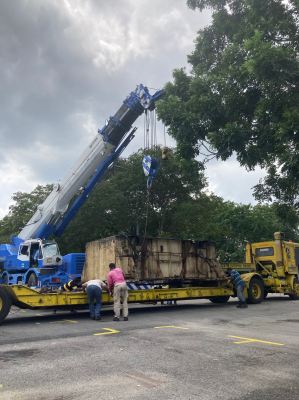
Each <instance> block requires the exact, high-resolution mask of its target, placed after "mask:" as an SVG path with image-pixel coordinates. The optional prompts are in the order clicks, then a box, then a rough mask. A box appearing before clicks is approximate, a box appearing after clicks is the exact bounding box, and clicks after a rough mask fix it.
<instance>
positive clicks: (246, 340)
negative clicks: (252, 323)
mask: <svg viewBox="0 0 299 400" xmlns="http://www.w3.org/2000/svg"><path fill="white" fill-rule="evenodd" d="M229 337H231V338H234V339H242V340H241V341H238V342H234V343H235V344H244V343H265V344H272V345H274V346H284V344H283V343H277V342H269V341H267V340H260V339H255V338H246V337H241V336H231V335H229Z"/></svg>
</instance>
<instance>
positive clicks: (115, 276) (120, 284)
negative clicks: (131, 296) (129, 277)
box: [107, 263, 128, 321]
mask: <svg viewBox="0 0 299 400" xmlns="http://www.w3.org/2000/svg"><path fill="white" fill-rule="evenodd" d="M109 269H110V272H109V273H108V276H107V284H108V289H109V292H110V294H112V293H113V303H114V317H113V321H119V318H120V310H121V304H122V309H123V317H124V321H128V287H127V284H126V280H125V276H124V273H123V271H122V269H121V268H116V266H115V264H114V263H110V264H109Z"/></svg>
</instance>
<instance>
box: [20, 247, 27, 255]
mask: <svg viewBox="0 0 299 400" xmlns="http://www.w3.org/2000/svg"><path fill="white" fill-rule="evenodd" d="M19 254H22V255H23V256H28V255H29V246H28V245H24V246H21V247H20V251H19Z"/></svg>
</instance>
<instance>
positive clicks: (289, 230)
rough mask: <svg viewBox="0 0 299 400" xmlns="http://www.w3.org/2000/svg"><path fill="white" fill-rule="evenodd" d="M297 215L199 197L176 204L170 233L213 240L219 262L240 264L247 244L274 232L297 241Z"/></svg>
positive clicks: (202, 195)
mask: <svg viewBox="0 0 299 400" xmlns="http://www.w3.org/2000/svg"><path fill="white" fill-rule="evenodd" d="M298 222H299V219H298V216H296V213H295V212H294V209H292V208H289V209H285V208H284V209H283V210H279V209H278V208H277V206H275V205H272V206H269V205H263V206H261V205H257V206H251V205H244V204H235V203H233V202H230V201H224V200H223V199H222V198H220V197H217V196H214V195H206V194H201V196H200V197H199V198H198V199H196V200H193V199H192V200H189V201H188V202H185V203H181V204H179V205H178V207H177V209H176V210H175V212H174V215H173V218H172V225H171V227H170V231H171V232H173V233H174V234H175V236H178V237H183V238H191V239H194V240H213V241H215V242H216V245H217V246H216V247H217V249H218V253H219V255H220V258H221V259H222V260H224V259H227V258H228V257H229V259H230V260H231V261H241V260H242V259H243V255H244V254H245V243H246V241H250V242H258V241H264V240H272V239H273V233H274V232H276V231H282V232H285V234H286V238H288V239H292V240H293V241H299V232H298Z"/></svg>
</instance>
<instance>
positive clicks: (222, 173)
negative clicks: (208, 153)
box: [206, 157, 265, 204]
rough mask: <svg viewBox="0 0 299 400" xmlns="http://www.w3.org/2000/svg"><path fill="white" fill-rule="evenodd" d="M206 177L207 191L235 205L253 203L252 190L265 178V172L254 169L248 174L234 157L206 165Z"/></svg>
mask: <svg viewBox="0 0 299 400" xmlns="http://www.w3.org/2000/svg"><path fill="white" fill-rule="evenodd" d="M206 175H207V178H208V181H209V190H210V191H211V192H213V193H215V194H217V195H219V196H221V197H223V198H224V199H225V200H231V201H235V202H237V203H245V204H249V203H254V202H255V199H254V197H253V196H252V188H253V186H254V185H256V184H257V183H258V182H259V180H260V179H262V178H263V177H264V176H265V171H263V170H262V169H261V168H256V169H255V170H254V171H250V172H248V171H247V170H246V169H245V168H244V167H240V164H239V163H238V161H237V160H236V158H235V157H232V158H230V159H229V160H226V161H213V162H210V163H208V164H207V169H206Z"/></svg>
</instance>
